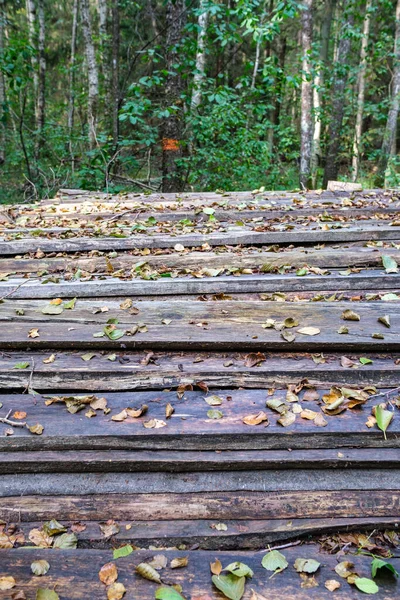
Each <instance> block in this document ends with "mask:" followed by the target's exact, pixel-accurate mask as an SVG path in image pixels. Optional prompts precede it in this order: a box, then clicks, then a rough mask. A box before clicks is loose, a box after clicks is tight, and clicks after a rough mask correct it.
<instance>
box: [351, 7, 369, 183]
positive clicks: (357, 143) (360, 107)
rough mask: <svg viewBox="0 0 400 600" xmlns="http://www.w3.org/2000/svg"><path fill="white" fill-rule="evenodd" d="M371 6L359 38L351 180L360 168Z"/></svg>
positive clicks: (366, 12) (356, 175)
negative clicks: (358, 67) (358, 66)
mask: <svg viewBox="0 0 400 600" xmlns="http://www.w3.org/2000/svg"><path fill="white" fill-rule="evenodd" d="M371 8H372V0H367V3H366V5H365V15H364V26H363V37H362V40H361V52H360V70H359V73H358V81H357V87H358V96H357V115H356V127H355V131H354V140H353V158H352V181H354V182H356V181H357V177H358V172H359V169H360V151H361V135H362V123H363V115H364V100H365V76H366V72H367V48H368V42H369V30H370V23H371Z"/></svg>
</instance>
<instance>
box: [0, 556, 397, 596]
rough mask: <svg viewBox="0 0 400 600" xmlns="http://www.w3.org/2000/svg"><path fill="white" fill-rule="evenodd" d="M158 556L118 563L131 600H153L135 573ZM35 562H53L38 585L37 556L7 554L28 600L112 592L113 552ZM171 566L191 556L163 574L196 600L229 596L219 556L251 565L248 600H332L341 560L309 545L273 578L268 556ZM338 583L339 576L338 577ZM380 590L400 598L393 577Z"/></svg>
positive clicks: (362, 563)
mask: <svg viewBox="0 0 400 600" xmlns="http://www.w3.org/2000/svg"><path fill="white" fill-rule="evenodd" d="M155 553H156V552H154V551H153V552H151V551H149V550H147V551H138V552H134V553H133V554H131V555H130V556H128V557H126V558H123V559H120V560H118V561H117V567H118V573H119V576H118V581H119V582H121V583H123V584H124V586H125V588H126V589H127V592H126V594H125V598H126V600H134V599H135V600H136V599H137V598H140V600H153V599H154V593H155V590H156V588H157V584H154V583H151V582H149V581H147V580H145V579H143V578H141V577H140V576H139V575H136V574H135V565H137V564H139V563H140V562H141V561H142V562H143V561H146V560H151V558H152V557H153V556H154V554H155ZM34 554H35V559H36V560H38V559H45V560H47V561H48V562H49V563H50V571H49V572H48V574H47V575H46V576H45V577H43V578H41V579H40V580H38V578H37V577H34V576H33V575H32V574H31V572H30V568H29V567H30V563H31V561H32V552H30V553H27V551H26V550H23V549H21V550H5V551H2V565H1V569H2V573H3V572H4V573H5V574H8V575H13V576H14V577H15V579H16V581H17V582H18V585H17V587H16V588H14V589H15V590H24V591H25V592H26V594H27V596H28V597H33V596H34V594H35V592H36V590H37V588H38V587H39V586H42V587H44V585H46V586H47V587H48V588H54V587H55V586H57V588H56V589H57V593H58V594H59V596H60V598H61V599H64V598H68V599H69V600H78V599H79V600H81V599H82V598H90V599H91V600H104V598H105V594H106V591H105V590H106V588H105V586H104V584H102V583H101V582H100V581H99V578H98V572H99V570H100V568H101V567H102V566H103V565H104V564H106V563H108V562H110V560H112V553H111V551H109V550H108V551H107V550H59V551H55V550H40V549H37V550H35V551H34ZM163 554H164V555H165V556H166V557H167V559H168V561H170V560H171V559H172V558H175V557H179V556H188V558H189V564H188V567H186V568H183V569H176V570H171V569H170V568H169V567H167V568H166V569H164V570H163V572H162V577H163V579H164V580H165V583H169V584H173V583H179V584H180V585H181V586H182V588H183V594H184V596H185V597H186V598H190V599H191V600H222V598H223V596H222V595H221V594H220V593H219V592H218V591H217V590H216V589H215V587H214V586H213V585H212V583H211V573H210V562H213V561H214V560H215V558H216V557H218V558H219V559H220V561H221V562H222V563H223V565H224V566H226V565H228V564H229V563H231V562H233V561H236V560H239V561H242V562H244V563H246V564H248V565H249V566H250V567H251V569H253V571H254V577H253V578H252V579H251V580H250V581H248V583H247V584H246V592H245V595H244V596H243V599H244V600H249V599H250V597H251V594H252V591H251V590H255V591H257V592H258V593H259V594H262V595H263V596H264V597H265V598H268V600H282V598H285V600H308V599H309V598H314V599H316V600H317V599H318V600H325V599H328V598H329V599H331V598H332V592H329V591H328V590H327V589H326V588H325V586H324V582H325V581H326V580H327V579H332V578H333V577H334V575H335V573H334V568H335V566H336V564H337V562H338V557H337V556H332V555H328V554H320V553H319V552H318V547H316V546H312V545H305V546H302V547H297V548H288V549H286V550H285V556H286V558H287V560H288V562H289V563H290V566H289V567H288V568H287V569H286V570H285V571H284V572H283V573H281V574H279V575H278V576H276V577H273V578H272V579H268V572H266V571H265V569H263V568H262V566H261V559H262V556H263V553H260V552H259V553H250V552H218V553H217V555H216V553H215V551H214V552H207V551H196V552H195V551H193V552H187V551H186V552H175V551H171V550H168V551H163ZM296 558H306V559H309V558H315V559H317V560H318V562H320V563H321V567H320V569H319V571H318V573H317V574H316V575H315V578H316V581H317V582H318V587H314V588H311V589H303V588H301V586H300V584H301V579H300V577H299V574H298V573H296V571H295V570H294V568H293V564H294V561H295V560H296ZM349 558H350V559H351V561H352V562H354V564H355V569H356V570H357V572H358V573H360V575H362V576H365V577H369V575H370V563H371V559H370V557H362V556H355V557H353V556H351V557H349ZM391 562H392V564H393V566H394V567H395V568H396V569H397V570H398V569H399V568H400V561H399V559H392V561H391ZM335 578H337V577H335ZM377 582H378V583H379V587H380V591H379V593H378V594H376V595H375V598H378V599H379V600H394V598H396V597H397V596H398V594H399V593H400V584H399V583H398V582H397V580H396V579H395V578H393V577H389V578H387V577H386V578H380V579H379V580H377ZM341 583H342V588H341V590H339V594H340V597H341V598H345V599H346V600H349V599H350V598H352V599H353V598H361V596H362V593H361V592H358V591H357V590H355V588H354V586H350V585H349V584H348V583H347V582H346V581H345V580H341Z"/></svg>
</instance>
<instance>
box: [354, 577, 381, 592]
mask: <svg viewBox="0 0 400 600" xmlns="http://www.w3.org/2000/svg"><path fill="white" fill-rule="evenodd" d="M354 585H355V586H356V588H358V589H359V590H360V592H364V594H377V593H378V592H379V588H378V586H377V585H376V583H375V581H372V579H367V578H366V577H359V578H358V579H356V580H355V581H354Z"/></svg>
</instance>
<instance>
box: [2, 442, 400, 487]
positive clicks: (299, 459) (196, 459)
mask: <svg viewBox="0 0 400 600" xmlns="http://www.w3.org/2000/svg"><path fill="white" fill-rule="evenodd" d="M76 458H77V457H76V452H75V451H71V450H65V451H53V452H51V451H45V450H44V451H40V452H18V451H17V452H7V451H5V452H0V474H2V475H4V474H13V473H14V474H21V473H86V472H87V473H108V472H110V473H136V472H139V473H140V472H157V471H162V472H163V473H182V472H183V473H187V472H189V473H193V472H194V473H195V472H199V471H201V472H204V471H218V472H221V471H228V472H229V471H248V472H250V471H254V470H256V471H261V470H264V471H265V470H289V469H295V470H302V469H313V470H317V469H323V470H326V469H339V470H340V471H341V472H342V470H344V469H355V468H357V469H362V468H365V469H389V468H391V469H393V470H395V469H398V468H400V452H399V451H398V449H395V448H374V449H369V448H362V449H342V451H341V452H338V450H333V449H323V450H313V449H312V448H310V449H307V450H292V451H291V452H285V451H282V450H247V451H243V450H241V451H235V452H232V451H225V452H223V451H218V452H207V451H206V452H194V451H190V450H184V451H183V450H169V451H152V450H138V451H126V450H113V451H110V450H96V451H93V450H82V451H81V452H80V453H79V461H77V460H76ZM375 475H376V474H375V473H374V472H371V473H370V474H369V476H370V477H374V476H375ZM272 477H273V476H272ZM322 477H323V474H321V478H322ZM354 485H357V481H354Z"/></svg>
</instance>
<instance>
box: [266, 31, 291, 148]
mask: <svg viewBox="0 0 400 600" xmlns="http://www.w3.org/2000/svg"><path fill="white" fill-rule="evenodd" d="M286 46H287V44H286V35H285V34H281V36H280V37H279V38H278V40H277V50H278V73H277V76H276V83H275V94H274V100H275V103H274V106H273V108H272V110H271V112H270V128H269V129H268V136H267V139H268V148H269V152H270V154H272V152H273V150H274V143H275V130H276V129H277V127H278V126H279V122H280V116H281V107H282V100H283V94H282V92H283V82H284V80H285V77H284V73H285V60H286ZM270 52H271V51H270Z"/></svg>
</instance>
